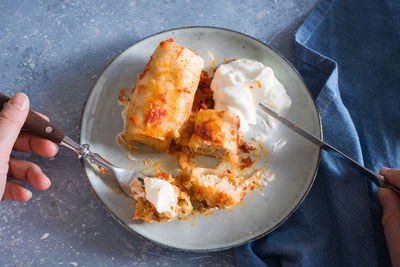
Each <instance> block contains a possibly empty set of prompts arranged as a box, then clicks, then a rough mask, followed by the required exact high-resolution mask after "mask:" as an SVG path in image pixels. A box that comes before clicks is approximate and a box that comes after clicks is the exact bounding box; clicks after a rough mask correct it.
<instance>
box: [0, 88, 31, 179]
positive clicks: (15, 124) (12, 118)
mask: <svg viewBox="0 0 400 267" xmlns="http://www.w3.org/2000/svg"><path fill="white" fill-rule="evenodd" d="M28 111H29V99H28V97H27V96H26V95H25V94H22V93H18V94H16V95H15V96H14V97H13V98H11V99H10V100H9V101H8V102H7V104H6V105H5V106H4V108H3V110H2V111H1V112H0V165H1V166H0V170H1V169H4V166H3V165H4V164H7V169H8V161H9V159H10V153H11V150H12V148H13V146H14V143H15V140H17V137H18V134H19V132H20V130H21V128H22V125H24V122H25V120H26V117H27V115H28ZM3 171H4V170H3ZM1 175H2V173H0V177H1Z"/></svg>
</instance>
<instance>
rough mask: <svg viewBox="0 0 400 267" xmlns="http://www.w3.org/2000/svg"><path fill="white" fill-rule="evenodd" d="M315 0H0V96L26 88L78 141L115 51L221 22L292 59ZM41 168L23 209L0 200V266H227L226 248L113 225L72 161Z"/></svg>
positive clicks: (64, 153)
mask: <svg viewBox="0 0 400 267" xmlns="http://www.w3.org/2000/svg"><path fill="white" fill-rule="evenodd" d="M316 2H317V1H316V0H274V1H265V0H264V1H262V0H258V1H239V0H230V1H218V0H215V1H196V0H186V1H181V0H176V1H139V0H137V1H134V0H130V1H124V0H122V1H121V0H115V1H114V0H105V1H95V0H88V1H73V0H62V1H56V0H48V1H45V0H42V1H40V0H34V1H21V0H3V1H1V2H0V91H1V92H3V93H6V94H8V95H10V96H11V95H13V94H14V93H16V92H24V93H26V94H27V95H28V96H29V97H30V99H31V106H32V108H33V109H35V110H37V111H40V112H42V113H45V114H47V115H48V116H49V117H50V119H51V120H52V122H53V123H54V124H56V125H58V126H59V127H60V128H62V129H64V130H65V131H66V133H67V134H68V135H69V136H71V137H72V138H75V139H77V137H78V132H79V127H80V122H79V121H80V116H81V110H82V108H83V104H84V101H85V98H86V95H87V93H88V91H89V89H90V87H91V84H92V82H93V80H94V78H95V76H96V75H97V74H98V73H99V72H100V71H101V69H102V67H103V66H104V65H105V64H106V63H107V62H108V61H109V60H110V59H111V58H112V57H113V56H114V55H116V54H117V53H118V52H119V51H120V50H122V49H125V48H127V47H128V46H130V45H131V44H133V43H135V42H137V41H138V40H140V39H142V38H144V37H146V36H148V35H151V34H154V33H156V32H159V31H164V30H167V29H170V28H175V27H182V26H194V25H200V26H219V27H224V28H229V29H233V30H236V31H240V32H243V33H246V34H248V35H251V36H253V37H255V38H257V39H259V40H261V41H263V42H265V43H268V44H270V45H271V46H273V47H274V48H276V49H277V50H278V51H279V52H281V53H282V54H283V55H284V56H286V57H287V58H288V59H289V60H291V61H292V62H293V56H294V49H293V36H294V33H295V31H296V29H297V28H298V27H299V25H300V24H301V22H302V21H303V20H304V19H305V17H306V15H307V14H308V13H309V12H310V10H311V9H312V8H313V6H314V5H315V4H316ZM14 155H16V156H20V157H23V158H26V159H29V160H31V161H33V162H35V163H37V164H39V165H40V166H41V167H42V169H43V171H44V172H45V173H46V174H47V175H48V176H49V177H50V178H51V180H52V186H51V188H50V189H49V190H47V191H45V192H39V191H37V190H35V189H32V188H31V189H32V191H33V197H32V199H31V201H29V202H28V203H24V204H19V203H11V202H3V203H1V204H0V247H1V254H0V265H1V266H37V265H45V266H115V265H116V266H119V265H123V266H126V265H139V266H164V265H167V266H171V265H172V266H192V265H193V266H233V265H235V258H234V253H233V251H232V250H227V251H221V252H213V253H188V252H179V251H175V250H172V249H167V248H163V247H160V246H158V245H155V244H153V243H151V242H149V241H145V240H142V239H140V238H139V237H137V236H135V235H134V234H131V233H130V232H128V231H127V230H125V229H124V228H123V227H122V226H121V225H119V224H118V223H117V222H116V221H114V219H113V218H112V217H111V216H110V215H109V214H108V213H107V211H106V210H105V209H104V208H103V207H102V205H101V204H100V202H99V200H98V199H97V198H96V197H95V196H94V194H93V193H92V191H91V189H90V186H89V184H88V182H87V180H86V178H85V176H84V174H83V171H82V167H81V164H80V162H79V160H77V159H76V157H75V155H74V154H73V153H72V152H71V151H69V150H66V149H63V148H61V149H60V152H59V154H58V155H57V156H56V157H54V158H50V159H46V158H41V157H39V156H37V155H34V154H30V155H23V154H21V153H15V154H14Z"/></svg>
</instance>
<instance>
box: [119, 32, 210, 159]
mask: <svg viewBox="0 0 400 267" xmlns="http://www.w3.org/2000/svg"><path fill="white" fill-rule="evenodd" d="M203 67H204V61H203V59H202V58H201V57H200V56H199V55H197V54H196V53H195V52H193V51H192V50H191V49H188V48H184V47H182V46H179V45H177V44H176V43H175V42H174V41H173V39H169V40H166V41H163V42H161V43H160V44H159V46H158V47H157V49H156V50H155V51H154V53H153V55H152V56H151V57H150V61H149V62H148V63H147V65H146V66H145V68H144V70H143V73H142V74H141V75H140V76H139V78H138V79H137V80H136V86H135V87H134V89H133V91H132V93H131V95H130V101H129V103H127V104H126V107H125V110H124V113H123V116H124V117H125V118H126V120H125V130H124V132H123V133H122V137H123V138H124V139H125V140H126V141H128V142H130V141H132V142H139V143H144V144H146V145H149V146H151V147H153V148H155V149H158V150H161V151H167V150H168V148H169V145H170V143H171V141H172V140H173V139H174V140H176V141H177V142H178V143H179V138H180V137H181V136H182V133H183V131H184V130H185V129H187V128H188V127H186V124H187V123H188V121H189V117H190V112H191V109H192V105H193V99H194V95H195V92H196V89H197V86H198V84H199V79H200V74H201V71H202V69H203Z"/></svg>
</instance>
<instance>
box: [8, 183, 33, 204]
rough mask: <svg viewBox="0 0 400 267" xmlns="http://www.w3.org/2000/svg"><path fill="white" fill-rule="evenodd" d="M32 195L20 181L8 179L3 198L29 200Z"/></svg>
mask: <svg viewBox="0 0 400 267" xmlns="http://www.w3.org/2000/svg"><path fill="white" fill-rule="evenodd" d="M31 197H32V192H31V191H29V190H28V189H26V188H25V187H23V186H22V185H20V184H18V183H15V182H11V181H7V184H6V189H5V191H4V196H3V200H8V201H18V202H27V201H28V200H29V199H31Z"/></svg>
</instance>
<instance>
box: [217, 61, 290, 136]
mask: <svg viewBox="0 0 400 267" xmlns="http://www.w3.org/2000/svg"><path fill="white" fill-rule="evenodd" d="M211 90H212V91H213V92H214V101H215V109H216V110H218V111H221V110H229V111H230V112H232V113H234V114H235V115H237V116H239V118H240V129H239V130H240V131H241V132H242V133H243V134H244V135H246V134H247V133H249V134H250V132H254V129H252V126H255V125H257V124H259V126H261V128H265V127H270V128H272V124H273V123H272V121H271V120H270V121H269V123H268V124H267V123H265V120H264V119H262V117H261V116H262V115H258V114H257V106H258V103H259V102H262V103H264V104H266V105H267V106H268V107H270V108H272V109H273V110H275V111H276V112H282V111H285V110H286V109H288V108H289V107H290V106H291V104H292V101H291V99H290V97H289V96H288V94H287V93H286V90H285V87H284V86H283V85H282V84H281V83H280V82H279V81H278V79H277V78H276V77H275V74H274V71H273V70H272V69H271V68H270V67H268V66H264V65H263V64H262V63H261V62H258V61H255V60H250V59H237V60H234V61H232V62H229V63H226V64H222V65H220V66H219V67H218V69H217V71H216V72H215V75H214V78H213V80H212V83H211ZM265 116H266V115H264V118H265ZM268 125H269V126H268ZM253 128H254V127H253ZM258 130H260V133H261V132H263V131H264V130H265V129H260V127H258Z"/></svg>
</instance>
